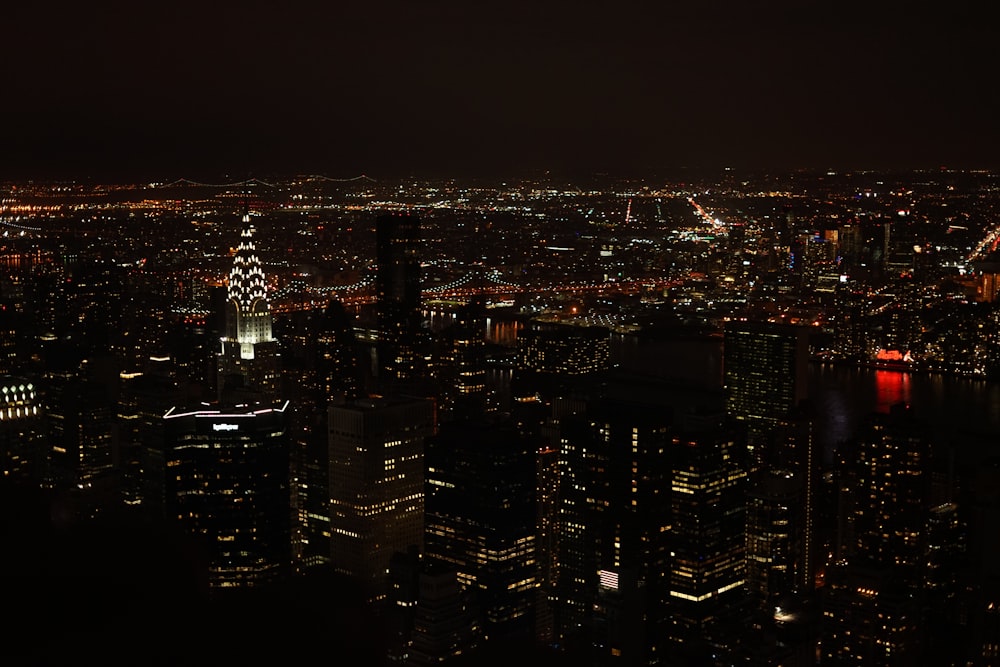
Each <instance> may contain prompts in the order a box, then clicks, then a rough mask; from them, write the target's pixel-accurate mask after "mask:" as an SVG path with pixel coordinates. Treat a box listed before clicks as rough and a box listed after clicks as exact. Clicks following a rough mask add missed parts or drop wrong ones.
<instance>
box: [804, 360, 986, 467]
mask: <svg viewBox="0 0 1000 667" xmlns="http://www.w3.org/2000/svg"><path fill="white" fill-rule="evenodd" d="M809 398H810V400H811V402H812V403H813V406H814V407H815V409H816V414H817V422H818V423H817V427H818V428H817V432H818V435H819V439H820V442H821V443H822V444H823V445H824V449H825V450H826V451H828V452H829V450H830V449H831V448H832V447H833V446H836V444H837V443H838V442H840V441H842V440H845V439H848V438H850V437H851V435H852V434H853V433H854V432H855V430H856V429H857V427H858V426H859V425H860V423H861V422H862V421H863V420H864V418H865V417H866V416H867V415H868V414H870V413H872V412H888V411H889V407H890V406H891V405H893V404H895V403H904V404H906V405H909V406H910V408H911V409H912V410H913V412H914V414H915V415H916V416H917V418H918V419H920V420H922V421H923V422H924V423H926V424H927V427H928V433H929V434H930V435H931V436H932V437H933V438H934V440H935V441H937V442H940V443H941V444H945V445H953V446H954V447H955V451H956V452H957V453H958V454H959V455H960V456H961V457H962V458H963V459H964V460H965V461H966V462H975V461H978V460H982V459H983V458H985V457H988V456H998V455H1000V383H998V382H996V381H991V380H980V379H968V378H961V377H952V376H947V375H924V374H914V373H905V372H901V371H891V370H877V369H873V368H853V367H849V366H837V365H831V364H812V365H811V367H810V373H809Z"/></svg>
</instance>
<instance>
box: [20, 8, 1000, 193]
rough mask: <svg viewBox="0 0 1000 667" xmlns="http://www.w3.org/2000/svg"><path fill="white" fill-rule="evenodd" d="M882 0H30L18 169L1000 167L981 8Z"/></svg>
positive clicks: (401, 171)
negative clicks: (741, 0)
mask: <svg viewBox="0 0 1000 667" xmlns="http://www.w3.org/2000/svg"><path fill="white" fill-rule="evenodd" d="M870 4H871V5H875V4H877V6H876V7H872V6H866V5H869V3H862V2H809V1H807V0H806V1H800V2H786V1H785V0H778V1H776V2H759V3H738V2H726V1H721V0H715V1H713V0H707V1H705V2H690V3H689V2H662V3H653V2H650V3H637V2H604V3H596V2H575V3H569V2H536V3H528V2H503V3H500V2H482V3H474V2H463V3H458V2H401V1H395V0H391V1H383V2H350V3H346V2H345V3H341V2H333V1H328V2H309V3H301V2H283V3H276V2H260V1H253V0H250V1H247V2H242V3H232V2H226V1H222V2H207V1H206V2H188V1H187V0H180V1H178V2H173V3H137V2H129V3H126V2H96V3H77V4H69V3H22V4H20V5H17V6H14V7H9V8H5V10H4V15H3V18H2V24H3V25H4V30H3V31H2V35H0V58H2V61H3V63H4V67H3V70H2V71H3V72H4V75H5V76H4V81H3V84H2V88H0V90H3V91H4V92H3V93H2V95H0V128H2V130H0V150H2V154H3V161H2V172H3V173H2V175H3V176H5V177H15V178H16V177H21V176H32V177H41V176H67V175H72V176H80V177H86V176H91V177H106V176H113V177H128V176H130V175H133V174H134V175H137V176H141V177H143V178H146V177H151V178H173V177H181V176H189V177H190V176H198V175H208V174H223V173H228V174H233V175H247V174H255V175H257V174H263V173H275V172H286V173H322V174H326V175H329V176H344V177H346V176H355V175H358V174H361V173H366V174H369V175H374V176H378V175H386V176H388V175H407V174H428V175H442V174H444V175H454V176H462V175H476V174H483V175H493V174H503V173H514V172H521V171H528V170H538V169H552V170H555V171H560V170H574V169H588V170H609V171H622V172H636V171H642V170H647V169H670V168H676V167H722V166H732V167H737V168H740V167H748V168H825V167H835V168H855V169H861V168H882V167H918V168H934V167H938V166H948V167H954V168H993V167H995V166H997V162H998V156H1000V151H998V149H1000V130H998V123H1000V113H998V112H1000V92H998V90H997V84H996V74H995V71H994V70H995V68H996V65H997V64H998V63H1000V57H998V56H1000V43H998V42H997V40H995V39H994V38H993V35H992V34H991V26H992V22H991V21H989V20H987V15H986V13H985V12H986V10H985V9H978V8H976V5H975V4H973V3H971V2H970V3H968V4H963V3H961V2H959V3H940V4H939V5H938V6H930V5H914V4H913V3H902V2H900V3H895V2H886V3H870ZM980 4H982V3H980ZM983 6H985V5H983Z"/></svg>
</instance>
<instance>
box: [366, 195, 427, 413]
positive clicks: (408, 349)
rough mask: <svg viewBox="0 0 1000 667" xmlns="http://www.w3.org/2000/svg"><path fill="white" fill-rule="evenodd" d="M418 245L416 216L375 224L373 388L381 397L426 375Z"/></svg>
mask: <svg viewBox="0 0 1000 667" xmlns="http://www.w3.org/2000/svg"><path fill="white" fill-rule="evenodd" d="M420 241H421V238H420V219H419V218H418V217H416V216H414V215H403V214H386V215H381V216H379V217H378V218H376V220H375V261H376V262H377V264H378V269H377V273H376V278H375V287H376V304H375V308H376V318H377V323H376V327H377V331H378V341H377V344H376V355H377V360H378V361H377V376H378V377H377V380H376V384H377V386H378V388H379V391H380V392H381V393H382V394H389V393H394V392H395V391H397V390H398V389H399V388H400V387H402V386H408V385H411V384H413V383H417V382H419V381H420V380H421V379H422V375H423V373H424V368H423V365H424V361H425V360H424V354H425V350H424V349H423V347H424V345H423V343H424V336H423V332H421V328H420V322H421V313H420V304H421V295H420V289H421V287H420V255H419V251H420Z"/></svg>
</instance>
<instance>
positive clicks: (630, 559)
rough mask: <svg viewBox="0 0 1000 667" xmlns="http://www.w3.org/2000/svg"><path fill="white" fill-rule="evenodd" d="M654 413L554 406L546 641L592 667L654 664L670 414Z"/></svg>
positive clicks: (569, 403)
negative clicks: (555, 481) (590, 658)
mask: <svg viewBox="0 0 1000 667" xmlns="http://www.w3.org/2000/svg"><path fill="white" fill-rule="evenodd" d="M647 398H648V397H647ZM654 405H655V404H651V403H649V402H647V401H642V402H640V401H633V400H623V399H620V398H618V399H610V398H608V399H606V398H600V397H594V398H591V399H584V400H574V399H558V400H556V401H555V402H554V406H553V421H554V422H556V423H554V424H553V425H552V429H553V431H554V435H555V440H556V442H557V443H558V446H559V460H558V462H557V464H556V465H557V468H558V472H559V489H558V491H557V492H556V495H557V502H558V505H559V512H558V519H557V531H558V534H557V535H556V536H555V542H554V544H553V545H550V546H554V547H555V548H556V550H557V553H558V556H557V558H556V559H555V560H556V562H557V564H558V566H557V568H556V570H555V572H554V573H553V572H552V571H551V568H549V570H550V574H549V576H552V575H553V574H554V576H555V585H554V586H552V587H551V590H552V603H553V604H552V610H553V622H554V628H555V640H556V641H557V642H558V643H560V644H563V645H566V646H569V647H571V649H572V650H581V651H586V652H590V653H593V655H594V658H595V659H596V660H598V661H599V664H600V663H603V662H604V661H607V660H611V659H617V660H619V661H620V662H621V664H648V662H649V661H653V660H654V659H655V658H656V657H657V656H659V655H662V652H661V651H662V649H663V644H662V640H663V634H662V633H661V632H660V630H659V627H658V626H659V624H660V623H661V622H662V621H663V614H664V613H665V608H664V607H663V605H662V601H663V600H664V599H665V597H664V594H663V592H664V586H665V583H666V575H667V567H668V553H669V543H668V539H669V537H670V532H669V531H670V525H671V519H670V514H669V513H670V505H669V500H670V497H669V495H668V493H667V492H666V490H667V489H669V488H670V483H669V475H670V465H669V463H668V456H669V455H670V454H669V449H670V447H669V443H670V427H671V424H672V417H673V415H672V412H671V411H670V410H669V409H664V406H663V405H658V406H656V407H654Z"/></svg>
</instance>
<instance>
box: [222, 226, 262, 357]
mask: <svg viewBox="0 0 1000 667" xmlns="http://www.w3.org/2000/svg"><path fill="white" fill-rule="evenodd" d="M227 311H228V312H227V313H226V315H227V317H226V337H227V338H228V339H229V340H230V341H232V342H236V343H239V344H240V356H241V357H242V358H244V359H253V355H254V351H253V346H254V345H255V344H256V343H262V342H265V341H270V340H273V338H272V337H271V308H270V305H269V304H268V301H267V286H266V284H265V281H264V270H263V269H262V268H261V266H260V258H259V257H258V256H257V247H256V245H255V244H254V227H253V225H252V224H251V223H250V215H249V214H248V213H245V214H244V215H243V231H242V232H241V233H240V244H239V246H238V247H237V248H236V257H235V258H234V259H233V268H232V269H230V271H229V303H228V306H227Z"/></svg>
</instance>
